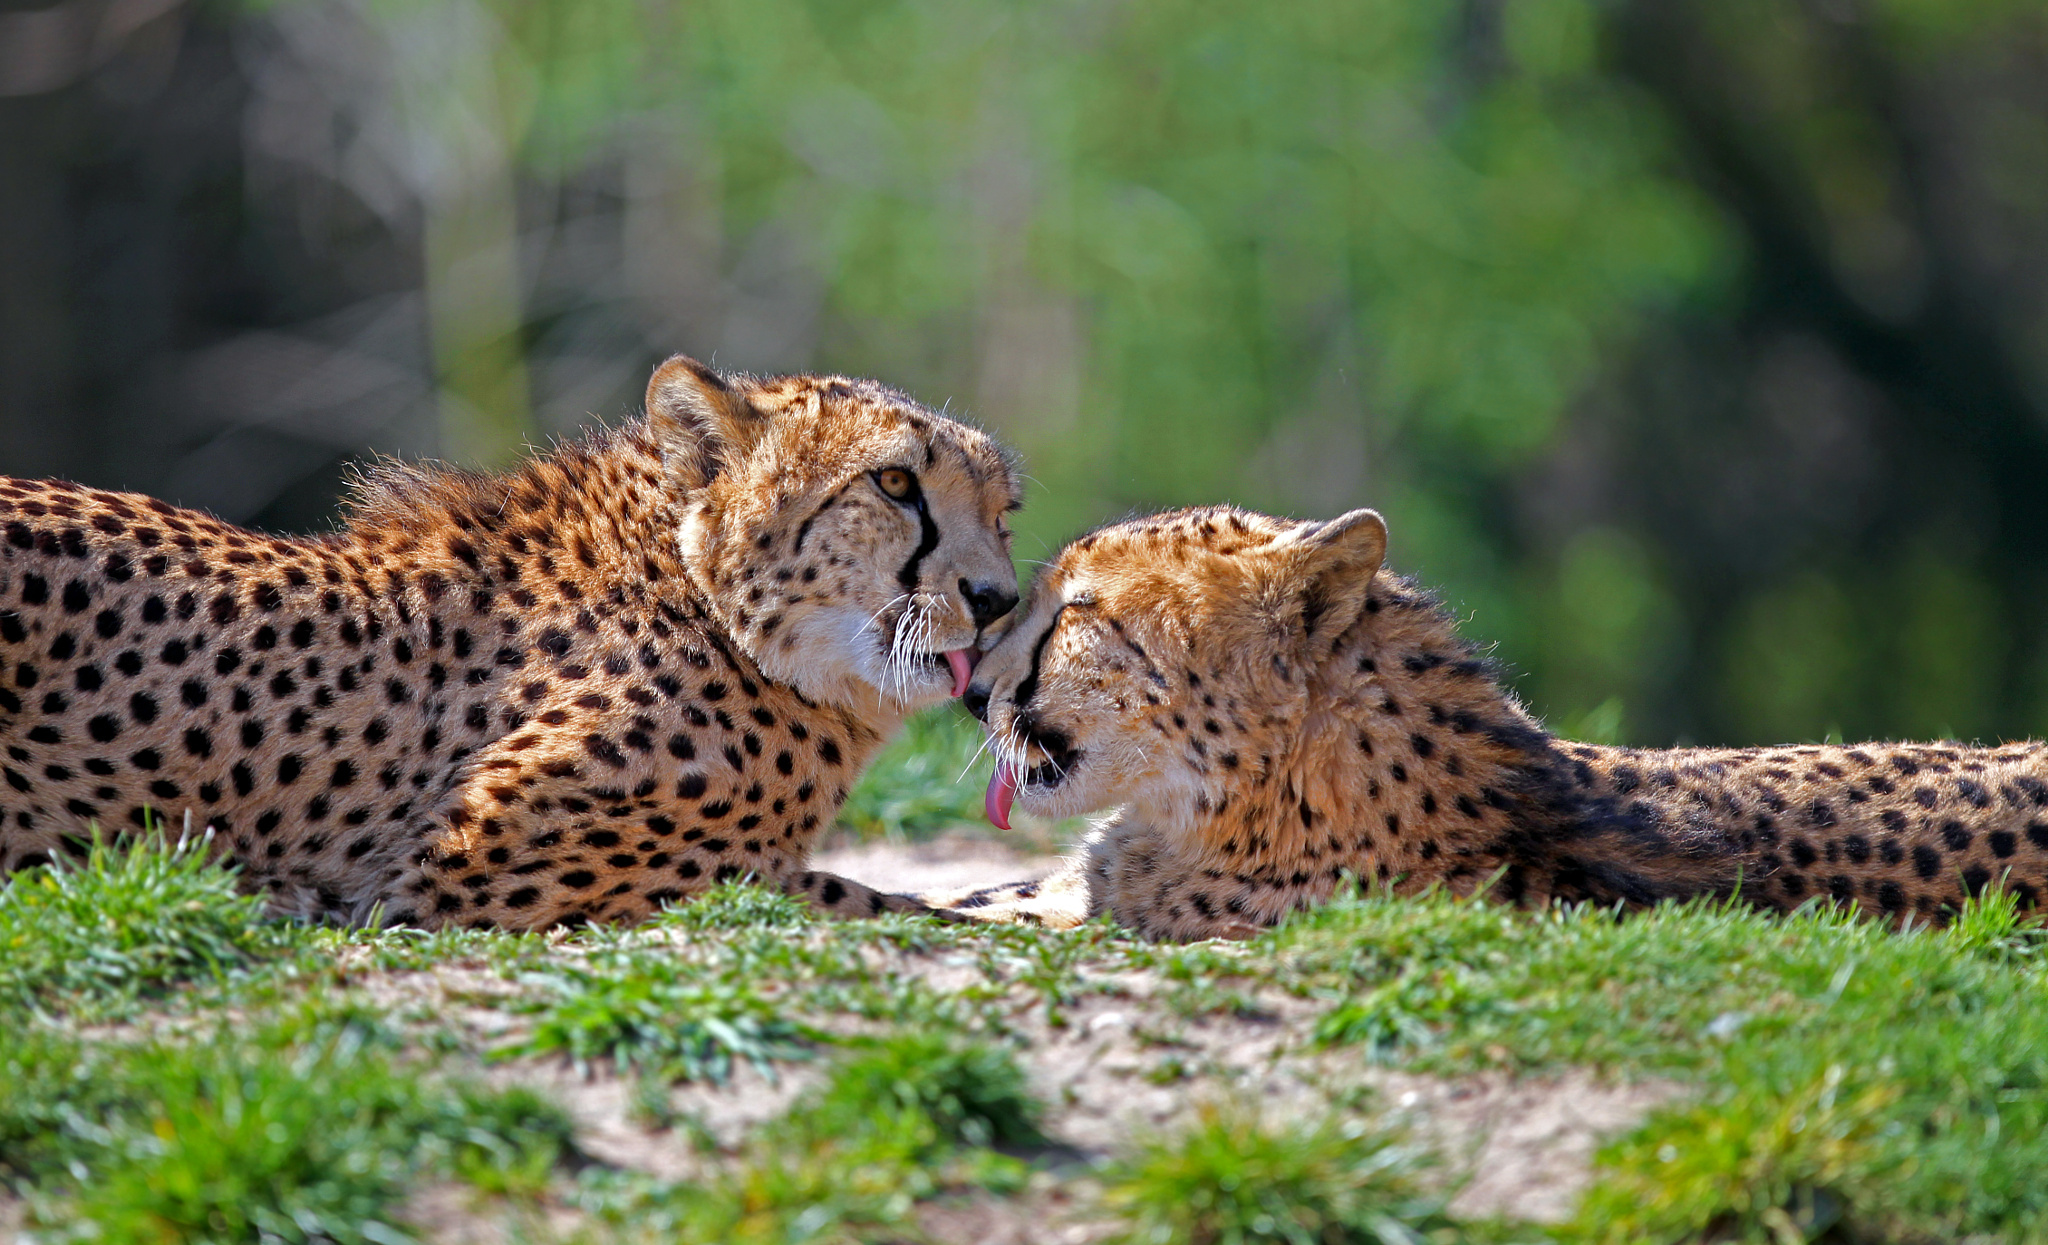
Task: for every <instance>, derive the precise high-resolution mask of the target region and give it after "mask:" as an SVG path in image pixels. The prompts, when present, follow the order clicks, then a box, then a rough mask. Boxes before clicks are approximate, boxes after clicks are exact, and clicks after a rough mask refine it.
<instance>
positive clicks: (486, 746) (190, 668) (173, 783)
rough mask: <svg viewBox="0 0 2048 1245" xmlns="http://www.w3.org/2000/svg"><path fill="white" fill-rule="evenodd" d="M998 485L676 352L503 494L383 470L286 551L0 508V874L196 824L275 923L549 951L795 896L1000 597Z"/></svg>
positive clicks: (1004, 574) (241, 538) (50, 505)
mask: <svg viewBox="0 0 2048 1245" xmlns="http://www.w3.org/2000/svg"><path fill="white" fill-rule="evenodd" d="M1017 503H1018V482H1017V476H1016V473H1015V472H1014V471H1013V469H1012V468H1011V466H1010V464H1009V462H1008V460H1007V459H1006V457H1005V455H1004V453H1003V451H1002V450H1001V449H1000V447H998V446H997V445H996V444H995V443H994V442H992V441H991V440H990V439H989V438H988V437H986V436H984V435H983V434H981V433H980V432H978V431H975V430H974V429H971V428H968V427H966V426H964V425H962V424H959V423H957V422H955V421H953V420H949V419H946V418H943V417H941V416H939V415H937V414H934V413H933V412H931V411H929V410H927V409H925V408H923V407H921V406H919V405H918V404H917V403H915V402H913V401H912V400H911V399H910V398H908V397H906V396H904V395H903V394H901V393H898V392H896V391H895V390H892V389H888V388H885V387H883V386H882V385H879V384H876V383H874V382H872V381H866V380H855V379H850V378H847V377H838V376H780V377H773V378H766V379H757V378H753V377H748V376H741V375H730V376H721V375H719V374H718V373H716V372H714V371H712V370H711V369H709V368H707V367H704V366H703V365H701V364H699V363H696V362H694V361H692V360H690V359H686V358H683V357H680V356H678V357H676V358H674V359H671V360H669V361H668V362H667V363H666V364H664V365H663V366H662V367H661V368H660V369H659V370H657V371H656V372H655V374H654V377H653V380H652V382H651V383H650V384H649V386H648V391H647V411H646V415H645V417H644V418H643V419H640V420H637V421H635V422H632V423H630V424H628V425H627V426H625V427H622V428H620V429H617V430H614V431H605V432H598V433H596V434H594V435H592V436H590V437H589V438H588V439H586V440H584V441H582V442H580V443H577V444H572V445H568V446H566V447H564V448H562V449H560V450H558V451H557V452H555V453H553V454H551V455H549V456H547V457H544V458H540V459H537V460H535V461H531V462H529V463H527V464H526V465H524V466H523V467H521V468H519V469H517V470H515V471H512V472H510V473H509V474H505V475H499V476H484V475H473V474H468V473H464V472H459V471H451V470H440V469H427V468H418V467H395V466H394V467H385V468H382V469H379V470H377V471H375V472H374V473H372V474H371V475H370V476H369V477H368V478H367V479H366V480H365V481H364V482H363V483H362V485H361V487H360V489H359V491H358V493H357V495H356V497H355V498H354V501H353V503H352V506H351V508H350V512H349V514H348V516H347V521H346V523H345V525H344V526H343V527H342V528H341V529H340V530H339V531H337V532H335V533H334V534H332V535H329V536H323V537H318V538H312V539H285V538H279V537H272V536H266V535H261V534H258V533H255V532H250V531H245V530H243V529H240V528H237V527H233V526H230V525H228V524H225V523H222V522H219V521H217V520H215V519H213V518H211V517H209V516H207V515H204V514H199V513H196V512H194V511H190V510H182V509H179V508H176V507H174V506H171V505H168V504H166V503H164V502H161V501H157V500H153V499H151V498H147V497H142V496H137V495H134V494H117V493H108V492H101V491H98V490H93V489H86V488H81V487H78V486H76V485H72V484H65V483H59V482H54V481H25V480H4V481H0V533H4V534H0V750H4V753H5V757H4V759H0V779H4V782H5V785H4V787H0V874H4V873H6V872H9V871H12V870H16V869H21V868H24V867H27V866H32V865H36V864H40V863H44V862H47V861H48V860H50V859H51V858H52V857H53V856H56V855H58V854H60V853H63V852H66V851H70V852H74V853H75V852H78V851H81V850H83V845H84V844H85V843H87V842H88V841H89V837H90V836H91V835H92V834H93V833H95V830H97V831H98V832H102V833H107V834H114V835H120V834H134V833H137V832H138V831H139V830H140V829H141V828H142V827H144V826H145V825H146V824H153V823H154V822H155V821H157V820H158V819H161V821H162V822H163V823H165V824H167V825H168V826H170V827H173V828H176V827H180V826H182V825H184V824H186V823H187V821H188V819H189V823H190V824H191V825H192V826H193V828H194V829H195V830H196V829H198V828H199V827H210V828H211V830H212V831H213V838H212V848H213V850H214V851H215V852H216V853H218V854H219V855H222V856H224V857H226V858H227V859H228V860H230V861H232V862H233V863H234V864H235V865H237V866H239V867H240V869H241V871H242V877H243V878H244V879H245V881H246V882H247V884H249V885H250V886H252V887H255V888H260V889H261V890H263V891H264V892H266V893H267V894H268V896H269V898H270V903H271V906H272V909H273V910H274V911H278V912H282V913H290V914H296V915H302V916H321V917H326V918H329V919H339V920H347V921H364V920H368V919H371V918H372V916H373V914H374V913H377V912H380V911H381V914H382V918H383V919H384V920H386V921H392V922H415V923H418V924H421V925H427V926H438V925H449V924H453V925H469V926H498V927H503V928H511V929H538V928H544V927H547V926H551V925H561V924H576V923H580V922H583V921H591V920H605V921H631V920H634V919H637V918H640V917H643V916H646V915H647V914H649V913H650V912H652V911H654V910H655V909H656V908H658V907H659V906H660V905H661V904H663V903H664V902H667V901H672V900H678V899H681V898H683V897H685V896H688V895H691V894H693V893H695V892H697V891H700V890H703V889H704V888H706V887H707V886H709V885H711V884H712V882H713V881H715V880H717V879H720V878H729V877H734V876H738V875H743V874H751V875H755V876H757V877H760V878H763V879H767V880H770V881H772V882H774V883H776V884H779V885H780V886H782V887H784V888H786V889H788V890H790V891H792V892H795V893H799V894H801V895H803V896H804V897H806V898H807V899H809V900H810V901H811V902H813V903H814V904H816V905H818V906H820V907H822V908H824V909H827V910H830V911H833V912H839V913H846V914H854V915H864V914H870V913H875V912H879V911H883V910H885V909H886V910H907V909H915V908H917V906H918V905H916V904H915V903H914V902H912V901H910V900H908V899H905V898H903V897H897V896H887V895H882V894H878V893H876V892H875V891H872V890H870V889H869V888H867V887H865V886H862V885H860V884H859V883H856V882H852V881H848V880H846V879H843V878H837V877H833V876H831V875H829V874H823V873H815V872H811V871H810V870H809V869H808V867H807V863H806V862H807V860H808V857H809V855H810V852H811V847H812V844H813V842H814V840H815V839H816V838H817V834H818V831H819V828H820V827H821V826H823V825H827V824H829V823H830V822H831V820H832V817H833V815H834V813H835V811H836V810H837V809H838V808H839V806H840V804H841V802H842V801H844V800H845V798H846V794H847V788H848V787H849V786H850V785H851V784H852V782H853V781H854V778H855V776H856V775H858V774H859V773H860V771H861V768H862V767H863V766H864V765H865V764H866V763H867V762H868V761H869V759H870V758H872V757H873V756H874V754H875V752H876V750H877V749H878V748H879V747H880V746H881V744H882V743H883V741H884V740H886V739H887V738H888V737H889V735H890V734H891V733H892V732H894V731H895V730H896V729H897V727H898V725H899V724H900V723H901V722H902V720H903V718H904V716H905V715H906V714H908V713H910V712H912V711H914V710H916V709H919V708H921V707H923V706H926V705H930V704H932V703H935V702H937V701H940V700H943V699H944V698H946V697H947V696H948V695H949V694H957V693H958V690H959V689H960V688H962V687H964V686H965V682H966V679H967V675H968V672H969V670H970V669H971V664H970V663H971V661H972V650H973V648H974V645H975V642H976V638H977V636H978V635H979V634H980V633H981V632H982V630H983V629H984V628H986V627H988V626H989V624H991V623H993V622H995V621H996V620H997V619H999V618H1001V617H1003V616H1004V615H1005V614H1006V613H1008V612H1009V610H1010V608H1011V607H1012V606H1013V605H1014V604H1015V603H1016V599H1017V598H1016V592H1015V590H1014V584H1015V582H1016V581H1015V576H1014V572H1013V570H1012V568H1011V563H1010V558H1009V553H1008V543H1009V534H1008V532H1007V531H1006V529H1005V515H1006V513H1007V512H1008V511H1010V510H1013V509H1015V508H1016V506H1017Z"/></svg>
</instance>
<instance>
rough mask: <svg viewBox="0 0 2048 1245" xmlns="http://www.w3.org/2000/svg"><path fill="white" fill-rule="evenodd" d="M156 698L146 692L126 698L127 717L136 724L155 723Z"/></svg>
mask: <svg viewBox="0 0 2048 1245" xmlns="http://www.w3.org/2000/svg"><path fill="white" fill-rule="evenodd" d="M156 712H157V706H156V697H154V696H151V695H150V694H149V693H148V692H137V693H135V694H134V695H133V696H130V697H129V698H128V715H129V716H130V717H132V718H134V719H135V720H136V722H138V723H148V722H154V721H156Z"/></svg>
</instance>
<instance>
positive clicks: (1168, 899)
mask: <svg viewBox="0 0 2048 1245" xmlns="http://www.w3.org/2000/svg"><path fill="white" fill-rule="evenodd" d="M1385 549H1386V527H1385V525H1384V524H1383V523H1382V522H1381V520H1380V517H1379V516H1378V515H1376V514H1374V513H1373V512H1371V511H1369V510H1360V511H1354V512H1352V513H1351V514H1348V515H1345V516H1344V517H1342V518H1340V519H1336V520H1334V521H1331V522H1327V523H1300V522H1293V521H1288V520H1281V519H1272V518H1267V517H1264V516H1261V515H1255V514H1248V513H1245V512H1243V511H1239V510H1235V509H1231V508H1229V507H1214V508H1208V509H1197V510H1187V511H1182V512H1179V513H1174V514H1166V515H1160V516H1157V517H1154V518H1147V519H1138V520H1134V521H1131V522H1126V523H1120V524H1117V525H1115V526H1112V527H1109V528H1106V529H1104V530H1102V531H1099V532H1097V533H1095V534H1094V535H1092V536H1089V537H1087V538H1085V539H1082V540H1080V541H1077V542H1076V543H1074V544H1073V545H1071V546H1069V547H1068V548H1067V549H1065V550H1064V551H1062V552H1061V553H1060V554H1059V556H1058V557H1057V558H1055V559H1054V560H1053V561H1052V562H1051V563H1050V564H1048V565H1047V566H1046V568H1045V569H1044V570H1043V571H1042V572H1041V574H1040V575H1039V576H1038V578H1037V581H1036V583H1035V585H1034V587H1033V589H1032V591H1031V595H1030V598H1029V604H1028V606H1027V607H1026V608H1025V609H1024V610H1023V611H1022V612H1021V613H1020V614H1019V615H1018V617H1017V619H1016V620H1015V623H1014V625H1013V626H1012V627H1011V629H1010V631H1009V632H1008V634H1007V635H1005V636H1004V637H1003V638H1002V639H1001V640H1000V642H998V643H997V644H996V645H995V647H994V648H993V650H992V651H991V652H990V653H989V654H988V656H987V657H986V658H985V659H984V660H983V661H982V663H981V665H980V666H979V668H978V670H977V672H976V674H975V676H974V679H973V682H972V684H971V686H970V687H969V689H968V692H967V697H966V699H967V704H968V707H969V709H970V710H971V711H973V712H974V713H976V715H977V716H979V717H982V718H983V719H984V721H986V723H987V724H988V728H989V732H990V734H991V736H992V738H993V739H994V740H995V741H996V752H997V756H998V758H999V765H998V770H997V775H996V779H995V781H994V782H993V783H992V784H991V786H990V791H989V801H988V803H989V814H990V816H991V818H993V819H994V820H996V821H997V822H998V823H999V824H1001V823H1004V822H1006V821H1007V818H1008V815H1009V809H1010V806H1011V801H1012V799H1013V798H1014V799H1015V800H1016V801H1017V802H1018V803H1021V804H1022V805H1023V806H1024V807H1025V808H1026V809H1028V810H1030V811H1031V812H1034V813H1039V814H1042V815H1045V816H1071V815H1074V814H1079V813H1085V812H1088V811H1090V810H1093V809H1098V808H1104V807H1109V806H1116V805H1120V806H1121V807H1120V808H1119V809H1118V811H1117V812H1116V814H1115V815H1114V816H1113V817H1111V818H1110V819H1109V820H1108V821H1107V822H1105V823H1104V824H1102V825H1101V826H1099V827H1098V828H1097V829H1096V830H1094V831H1093V832H1092V833H1091V834H1090V835H1089V836H1088V838H1087V841H1086V843H1085V845H1084V846H1083V848H1082V851H1081V854H1080V855H1079V857H1078V858H1077V859H1075V860H1074V861H1072V862H1071V863H1070V865H1069V866H1068V867H1067V868H1066V869H1065V870H1063V871H1061V872H1059V873H1056V874H1055V875H1054V876H1053V877H1051V878H1048V879H1046V880H1045V881H1043V882H1040V883H1021V884H1015V885H1010V886H1000V887H992V888H988V889H985V890H981V891H977V892H972V893H969V894H967V895H965V896H960V897H956V898H954V899H952V900H950V901H949V902H950V903H951V904H952V905H953V906H955V907H957V908H959V909H961V910H962V911H965V912H967V913H969V914H973V915H978V916H981V917H983V918H984V919H993V920H1036V921H1042V922H1045V923H1047V924H1052V925H1069V924H1073V923H1074V922H1076V921H1078V920H1081V919H1083V918H1085V917H1087V916H1090V915H1095V914H1099V913H1105V912H1106V913H1109V914H1112V915H1113V916H1114V918H1115V919H1116V920H1117V921H1119V922H1121V923H1123V924H1125V925H1128V926H1130V927H1132V928H1134V929H1135V930H1137V931H1139V932H1141V933H1143V934H1145V935H1147V936H1150V937H1154V938H1161V939H1193V938H1203V937H1209V936H1215V935H1239V934H1244V933H1247V932H1250V931H1252V930H1255V929H1257V928H1259V927H1261V926H1265V925H1269V924H1271V923H1272V922H1274V921H1276V920H1278V919H1279V918H1280V917H1281V916H1283V915H1284V914H1286V913H1287V912H1289V911H1291V910H1293V909H1296V908H1300V907H1303V906H1306V905H1310V904H1315V903H1318V902H1321V901H1323V900H1326V899H1328V898H1329V897H1330V896H1331V894H1332V893H1333V892H1334V891H1335V889H1336V888H1337V887H1338V886H1339V885H1340V883H1341V881H1342V879H1344V878H1346V877H1355V878H1357V879H1359V884H1360V885H1363V886H1376V885H1392V886H1393V887H1394V888H1395V889H1396V890H1397V891H1401V892H1414V891H1416V890H1419V889H1421V888H1425V887H1429V886H1435V885H1443V886H1446V887H1448V888H1450V889H1451V890H1453V891H1457V892H1460V893H1471V892H1473V891H1476V890H1479V889H1482V888H1490V890H1491V893H1493V894H1496V895H1499V896H1501V897H1504V898H1507V899H1510V900H1517V901H1521V902H1525V903H1543V902H1547V901H1550V900H1554V899H1555V900H1587V901H1592V902H1596V903H1603V904H1608V903H1616V902H1619V903H1622V904H1626V905H1631V906H1633V905H1642V904H1648V903H1652V902H1655V901H1659V900H1666V899H1677V898H1683V897H1687V896H1693V895H1702V894H1705V895H1721V896H1726V895H1731V894H1733V895H1739V896H1740V897H1741V898H1742V899H1743V900H1746V901H1749V902H1752V903H1756V904H1759V905H1763V906H1765V907H1771V908H1780V909H1789V908H1792V907H1795V906H1797V905H1799V904H1801V903H1803V902H1807V901H1810V900H1813V899H1816V898H1818V899H1821V900H1824V901H1828V902H1833V903H1836V904H1840V905H1844V906H1848V907H1851V908H1854V909H1857V910H1859V911H1863V912H1867V913H1875V914H1880V915H1882V916H1885V917H1888V918H1891V919H1893V920H1899V921H1904V920H1906V919H1912V920H1915V921H1918V922H1921V923H1940V922H1942V921H1944V920H1945V919H1946V918H1947V916H1948V915H1949V914H1950V913H1952V912H1953V911H1954V910H1955V908H1956V906H1957V905H1958V904H1960V903H1961V902H1962V901H1963V899H1964V898H1965V897H1966V896H1969V895H1973V894H1976V893H1978V892H1980V891H1982V890H1984V889H1985V888H1987V887H1995V886H2004V887H2006V888H2007V889H2009V890H2010V891H2011V892H2012V894H2013V895H2014V897H2015V899H2016V902H2017V903H2018V904H2019V906H2020V907H2021V908H2023V909H2032V908H2034V907H2035V905H2036V904H2037V903H2038V902H2039V900H2040V898H2041V894H2042V891H2041V888H2042V887H2043V886H2048V752H2044V751H2043V748H2042V745H2040V744H2038V743H2018V744H2008V745H2004V746H2000V747H1996V748H1980V747H1965V746H1961V745H1957V744H1952V743H1942V744H1864V745H1861V746H1857V747H1814V746H1790V747H1780V748H1685V749H1675V750H1637V749H1631V748H1612V747H1595V746H1592V745H1589V744H1578V743H1571V742H1567V741H1564V740H1560V739H1557V738H1554V737H1553V736H1551V735H1549V734H1547V733H1546V732H1545V731H1544V730H1543V729H1542V728H1541V726H1540V725H1539V724H1538V723H1537V722H1536V721H1535V720H1534V719H1532V718H1531V717H1530V716H1529V714H1528V713H1526V712H1525V711H1524V710H1523V709H1522V707H1521V706H1520V705H1519V704H1517V703H1516V701H1515V699H1514V698H1513V697H1512V696H1511V695H1509V694H1508V693H1507V692H1506V691H1505V690H1504V689H1503V688H1502V686H1501V684H1500V681H1499V678H1498V675H1497V674H1496V672H1495V670H1494V668H1493V667H1492V665H1491V664H1490V663H1489V662H1488V661H1486V660H1485V659H1484V658H1482V657H1481V656H1480V655H1479V654H1478V652H1477V651H1476V650H1475V649H1474V648H1473V646H1472V645H1471V644H1470V643H1468V642H1467V641H1465V640H1463V639H1462V638H1460V636H1459V634H1458V631H1457V628H1456V626H1455V624H1454V622H1453V620H1452V619H1451V618H1450V616H1449V615H1448V614H1447V613H1446V612H1445V611H1444V610H1443V609H1442V608H1441V607H1440V606H1438V604H1437V603H1436V602H1435V601H1434V600H1433V599H1432V598H1431V597H1430V596H1428V595H1427V594H1426V593H1424V592H1422V591H1421V590H1419V589H1418V588H1416V587H1415V586H1414V585H1413V584H1411V583H1409V582H1408V581H1406V580H1404V579H1401V578H1400V577H1398V576H1396V575H1395V574H1393V573H1392V572H1391V571H1389V570H1387V569H1385V568H1384V567H1383V566H1382V558H1383V555H1384V553H1385ZM935 902H936V901H935Z"/></svg>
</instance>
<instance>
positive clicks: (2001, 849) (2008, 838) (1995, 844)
mask: <svg viewBox="0 0 2048 1245" xmlns="http://www.w3.org/2000/svg"><path fill="white" fill-rule="evenodd" d="M1986 840H1987V841H1988V842H1989V843H1990V844H1991V854H1992V855H1993V856H1996V857H1998V858H1999V859H2000V860H2003V859H2005V858H2006V857H2007V856H2010V855H2012V853H2013V849H2014V848H2015V847H2017V846H2019V843H2018V840H2016V839H2014V838H2013V834H2012V831H2010V830H1993V831H1992V832H1991V833H1990V834H1989V835H1987V836H1986Z"/></svg>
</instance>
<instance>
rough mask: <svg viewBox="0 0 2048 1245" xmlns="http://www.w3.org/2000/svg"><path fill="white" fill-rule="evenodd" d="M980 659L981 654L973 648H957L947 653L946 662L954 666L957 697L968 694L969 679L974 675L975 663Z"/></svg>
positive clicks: (955, 693)
mask: <svg viewBox="0 0 2048 1245" xmlns="http://www.w3.org/2000/svg"><path fill="white" fill-rule="evenodd" d="M980 660H981V654H980V653H978V652H976V651H975V650H974V649H971V648H956V649H954V650H953V651H952V652H950V653H947V654H946V664H947V665H948V666H951V667H952V668H953V695H954V697H955V698H958V697H960V696H964V695H966V694H967V680H969V679H971V678H973V677H974V663H976V662H978V661H980Z"/></svg>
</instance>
